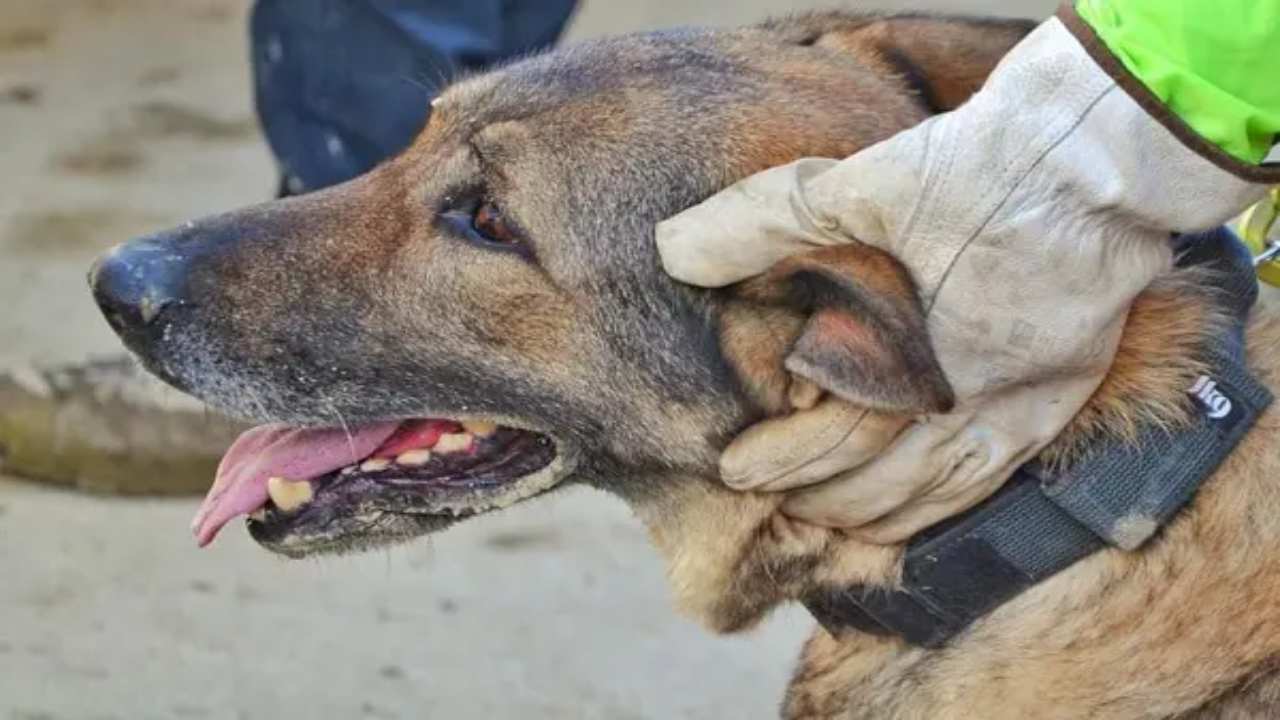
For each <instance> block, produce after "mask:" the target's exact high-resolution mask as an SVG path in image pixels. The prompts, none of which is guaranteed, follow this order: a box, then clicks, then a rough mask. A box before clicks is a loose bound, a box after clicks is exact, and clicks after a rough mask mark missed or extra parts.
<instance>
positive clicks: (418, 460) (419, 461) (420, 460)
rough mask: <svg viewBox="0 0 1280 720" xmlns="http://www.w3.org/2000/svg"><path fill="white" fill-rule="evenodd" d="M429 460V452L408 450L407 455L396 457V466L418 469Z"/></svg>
mask: <svg viewBox="0 0 1280 720" xmlns="http://www.w3.org/2000/svg"><path fill="white" fill-rule="evenodd" d="M430 459H431V451H430V450H410V451H409V452H407V453H403V454H401V455H397V456H396V464H397V465H404V466H405V467H420V466H422V465H426V464H427V461H428V460H430Z"/></svg>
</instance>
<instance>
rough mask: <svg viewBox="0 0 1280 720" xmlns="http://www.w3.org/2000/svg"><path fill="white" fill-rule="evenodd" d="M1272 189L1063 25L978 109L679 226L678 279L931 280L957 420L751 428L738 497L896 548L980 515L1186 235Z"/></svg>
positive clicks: (669, 255)
mask: <svg viewBox="0 0 1280 720" xmlns="http://www.w3.org/2000/svg"><path fill="white" fill-rule="evenodd" d="M1262 192H1263V190H1262V186H1259V185H1254V184H1251V183H1249V182H1246V181H1245V180H1243V179H1240V178H1238V177H1236V176H1235V175H1233V174H1232V173H1230V172H1228V171H1227V170H1225V169H1222V168H1220V167H1218V166H1217V165H1215V164H1214V163H1211V162H1210V161H1209V160H1208V159H1206V158H1205V157H1203V156H1201V155H1199V154H1197V153H1196V152H1194V151H1192V150H1191V149H1189V148H1188V147H1187V146H1186V145H1184V144H1183V143H1182V142H1180V141H1179V140H1178V139H1177V138H1176V137H1175V136H1174V135H1173V134H1171V133H1170V132H1169V131H1168V130H1167V129H1166V128H1165V127H1164V126H1162V125H1161V124H1160V123H1159V122H1157V121H1156V120H1155V119H1154V118H1152V117H1151V116H1150V115H1148V114H1147V112H1145V111H1144V110H1143V109H1142V107H1141V106H1140V105H1139V104H1138V103H1137V102H1136V101H1135V99H1134V98H1133V97H1131V96H1130V95H1129V94H1127V93H1126V92H1125V90H1123V89H1121V88H1120V87H1119V86H1117V84H1116V81H1115V80H1114V79H1113V78H1112V77H1111V76H1109V75H1108V74H1107V73H1106V72H1104V71H1103V70H1102V68H1101V67H1100V66H1099V65H1098V64H1097V63H1095V61H1094V60H1093V59H1092V58H1091V57H1090V56H1089V54H1088V53H1087V52H1086V51H1085V49H1084V47H1083V46H1082V45H1081V44H1080V42H1079V41H1077V40H1076V38H1075V37H1073V36H1072V35H1071V34H1070V33H1069V32H1068V30H1067V29H1066V27H1065V26H1064V25H1063V24H1062V22H1061V21H1059V20H1057V19H1053V20H1050V21H1048V22H1046V23H1045V24H1043V25H1042V26H1041V27H1040V28H1038V29H1037V30H1036V31H1035V32H1033V33H1032V34H1031V35H1030V36H1029V37H1028V38H1027V39H1026V40H1024V41H1023V42H1022V43H1021V44H1019V45H1018V46H1017V47H1016V48H1015V49H1014V50H1013V51H1012V52H1011V53H1010V54H1009V55H1008V56H1007V57H1006V58H1005V59H1004V60H1003V61H1002V63H1001V64H1000V65H999V66H998V67H997V68H996V70H995V71H994V73H993V74H992V76H991V77H990V78H989V80H988V82H987V84H986V86H985V87H984V88H983V89H982V90H981V91H979V92H978V93H977V94H976V95H975V96H974V97H973V98H972V99H971V100H970V101H969V102H968V103H966V104H965V105H963V106H961V107H960V108H959V109H958V110H955V111H953V112H951V113H948V114H944V115H939V116H936V117H934V118H931V119H930V120H928V121H926V122H924V123H923V124H921V125H919V126H917V127H915V128H913V129H911V130H908V131H906V132H903V133H901V134H899V135H897V136H895V137H893V138H891V139H889V140H887V141H885V142H882V143H880V144H878V145H875V146H872V147H870V148H868V149H866V150H863V151H862V152H860V153H858V154H856V155H854V156H853V157H851V158H848V159H847V160H844V161H839V162H837V161H832V160H802V161H800V162H797V163H794V164H792V165H788V166H785V167H781V168H775V169H773V170H768V171H766V172H764V173H761V174H759V175H756V176H754V177H750V178H747V179H746V180H744V181H742V182H740V183H738V184H737V185H734V186H733V187H730V188H729V189H728V190H726V191H724V192H723V193H721V194H719V195H717V196H715V197H712V198H711V199H709V200H707V201H706V202H704V203H703V204H701V205H699V206H697V207H695V208H693V209H691V210H688V211H686V212H685V213H683V214H681V215H679V216H677V217H675V218H673V219H671V220H669V221H667V222H666V223H663V224H662V225H660V226H659V227H658V232H657V242H658V248H659V251H660V252H661V254H662V258H663V262H664V265H665V267H666V269H667V271H668V272H669V273H670V274H671V275H672V276H674V277H675V278H677V279H679V280H682V281H684V282H687V283H692V284H695V285H701V286H704V287H721V286H725V285H728V284H731V283H734V282H736V281H739V280H742V279H744V278H747V277H750V276H753V275H756V274H758V273H761V272H763V271H765V270H766V269H768V268H770V267H771V266H773V265H774V264H775V263H777V262H778V261H779V260H781V259H783V258H785V257H787V256H790V255H793V254H795V253H798V252H802V251H806V250H812V249H814V248H815V247H821V246H830V245H836V244H841V243H866V244H869V245H871V246H874V247H876V248H879V249H881V250H884V251H887V252H888V253H890V254H891V255H893V256H894V257H896V258H897V259H898V260H899V261H900V262H902V263H903V264H904V265H905V266H906V268H907V269H908V270H909V272H910V274H911V275H912V277H913V278H914V280H915V283H916V285H917V290H918V294H919V297H920V300H921V303H922V307H923V310H924V311H925V313H926V319H927V328H928V333H929V335H930V336H931V339H932V343H933V347H934V350H935V352H936V355H937V357H938V360H939V362H940V365H941V368H942V370H943V372H944V373H945V375H946V378H947V379H948V380H949V381H950V384H951V386H952V388H953V390H954V392H955V395H956V398H957V404H956V407H955V409H954V411H952V412H949V413H946V414H921V415H919V416H918V417H915V418H914V422H908V420H910V418H902V417H895V416H893V415H887V414H884V413H881V412H876V409H875V408H868V407H854V406H852V405H850V404H849V403H848V402H847V400H851V399H852V400H863V399H864V398H860V397H850V396H848V394H847V393H846V397H845V399H843V400H842V399H838V398H831V399H828V400H827V401H825V402H823V403H820V404H818V405H817V406H816V407H815V408H813V409H811V410H805V411H800V412H797V413H794V414H793V415H790V416H788V417H783V418H776V419H771V420H767V421H764V422H762V423H760V424H758V425H756V426H754V427H752V428H749V429H748V430H747V431H746V432H745V433H743V434H742V435H741V436H740V437H739V438H738V439H737V440H735V442H734V443H733V444H732V445H731V446H730V447H729V448H728V450H727V451H726V452H725V453H724V455H723V457H722V459H721V472H722V476H723V479H724V481H725V482H726V483H728V484H729V485H731V486H732V487H735V488H739V489H744V490H745V489H754V490H769V491H780V490H793V492H792V495H791V496H790V497H789V499H788V501H787V503H786V504H785V506H784V511H785V512H787V513H788V514H790V515H792V516H795V517H797V518H800V519H804V520H808V521H811V522H814V523H819V524H822V525H829V526H839V527H845V528H855V529H856V530H855V531H854V534H855V535H859V536H861V537H862V538H863V539H867V540H870V541H873V542H881V543H891V542H899V541H902V540H905V539H906V538H908V537H910V536H911V535H912V534H914V533H916V532H917V531H919V530H921V529H923V528H924V527H927V526H929V525H932V524H934V523H935V522H937V521H939V520H941V519H943V518H946V517H948V516H950V515H953V514H956V513H959V512H961V511H963V510H965V509H967V508H969V507H971V506H972V505H974V504H976V503H978V502H980V501H981V500H983V499H985V498H986V497H987V496H989V495H990V494H991V493H992V492H994V491H995V490H996V489H998V488H999V486H1000V485H1001V484H1002V483H1003V482H1004V481H1005V480H1006V479H1007V478H1008V477H1009V476H1010V475H1011V474H1012V472H1013V471H1014V470H1015V469H1016V468H1017V467H1018V466H1019V465H1021V464H1022V463H1024V462H1026V461H1027V460H1029V459H1030V458H1032V457H1034V456H1035V455H1036V454H1037V453H1038V452H1039V451H1040V450H1041V449H1043V448H1044V446H1045V445H1046V444H1048V443H1049V442H1050V441H1051V440H1052V439H1053V438H1054V437H1056V436H1057V435H1058V434H1059V433H1060V432H1061V431H1062V429H1063V428H1064V427H1065V426H1066V424H1067V423H1068V422H1069V421H1070V420H1071V418H1072V417H1073V416H1074V415H1075V414H1076V413H1077V412H1078V411H1079V410H1080V408H1081V407H1082V406H1083V405H1084V404H1085V402H1086V401H1087V400H1088V398H1089V397H1090V395H1091V394H1092V393H1093V391H1094V390H1095V389H1096V388H1097V387H1098V385H1099V384H1100V383H1101V381H1102V379H1103V377H1104V375H1105V374H1106V371H1107V369H1108V368H1109V366H1110V363H1111V360H1112V358H1113V356H1114V353H1115V350H1116V347H1117V344H1118V341H1119V337H1120V334H1121V332H1122V329H1123V326H1124V320H1125V317H1126V314H1127V310H1128V307H1129V305H1130V303H1131V302H1132V301H1133V299H1134V298H1135V297H1136V295H1137V294H1138V293H1139V292H1141V290H1142V289H1143V288H1144V287H1146V285H1147V284H1148V283H1149V282H1150V280H1151V279H1152V278H1154V277H1155V276H1156V275H1158V274H1160V273H1162V272H1164V271H1165V270H1166V269H1167V268H1168V267H1169V266H1170V262H1171V257H1170V244H1169V236H1170V233H1171V232H1175V231H1176V232H1189V231H1194V230H1200V229H1206V228H1209V227H1213V226H1215V225H1218V224H1220V223H1221V222H1223V221H1224V220H1225V219H1227V218H1228V217H1230V216H1231V215H1232V214H1233V213H1234V212H1238V211H1239V210H1240V209H1242V208H1244V207H1246V206H1247V205H1248V204H1249V203H1250V202H1252V201H1253V200H1255V199H1256V198H1257V197H1259V196H1260V195H1261V194H1262ZM794 359H795V356H794V355H793V356H792V358H789V360H788V365H787V367H788V369H789V370H790V371H791V372H793V373H795V374H798V375H800V376H803V377H806V378H807V379H809V380H812V381H813V382H816V383H818V384H819V385H821V386H823V387H824V388H825V389H827V390H830V391H833V392H836V393H837V394H839V393H840V390H841V389H840V388H839V387H836V386H833V384H832V383H830V382H824V381H825V380H827V379H826V378H823V377H820V376H819V375H820V374H819V373H814V372H812V370H813V369H812V368H810V367H806V366H805V364H804V363H800V362H792V360H794ZM904 426H905V427H906V429H905V430H902V428H903V427H904ZM900 430H901V432H900ZM797 488H805V489H802V490H795V489H797Z"/></svg>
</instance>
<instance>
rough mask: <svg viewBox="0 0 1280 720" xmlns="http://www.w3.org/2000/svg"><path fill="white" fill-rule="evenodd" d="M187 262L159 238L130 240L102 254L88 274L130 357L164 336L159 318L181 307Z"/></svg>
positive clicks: (162, 238)
mask: <svg viewBox="0 0 1280 720" xmlns="http://www.w3.org/2000/svg"><path fill="white" fill-rule="evenodd" d="M187 266H188V263H187V262H186V257H185V255H184V253H183V252H182V250H181V249H180V248H179V247H175V243H173V242H170V241H167V240H166V238H165V237H163V236H157V237H151V238H144V239H141V240H134V241H133V242H129V243H125V244H123V245H119V246H117V247H115V248H114V249H112V250H110V251H109V252H107V254H106V255H103V256H102V257H101V258H99V259H98V261H97V262H96V263H94V265H93V267H92V268H91V269H90V270H89V287H90V288H91V289H92V290H93V298H94V300H96V301H97V303H98V307H99V308H101V309H102V314H103V315H105V316H106V318H107V322H108V323H110V324H111V327H112V329H114V330H115V331H116V333H117V334H119V335H120V337H121V339H123V340H124V342H125V344H126V345H128V346H129V347H130V348H131V349H133V350H134V351H135V352H140V353H145V352H146V350H147V348H148V347H149V346H150V345H151V344H152V343H154V342H155V341H156V340H158V339H160V338H161V337H162V336H163V333H164V325H165V322H164V319H165V318H166V317H167V316H168V315H169V314H170V313H171V312H172V311H173V310H174V309H175V308H177V307H180V306H181V305H182V304H183V303H184V289H185V286H186V276H187Z"/></svg>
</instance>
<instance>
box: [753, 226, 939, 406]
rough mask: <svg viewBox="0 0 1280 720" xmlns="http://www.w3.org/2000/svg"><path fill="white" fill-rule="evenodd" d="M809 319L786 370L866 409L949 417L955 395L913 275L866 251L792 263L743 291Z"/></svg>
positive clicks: (847, 248) (838, 250) (820, 254)
mask: <svg viewBox="0 0 1280 720" xmlns="http://www.w3.org/2000/svg"><path fill="white" fill-rule="evenodd" d="M742 292H743V293H744V295H745V296H748V297H751V298H753V299H754V300H755V301H757V302H763V303H766V304H771V305H775V306H776V305H781V306H784V307H787V308H789V309H791V310H795V311H799V312H800V313H802V315H803V316H805V317H807V320H806V321H805V322H804V324H803V326H802V329H800V331H799V337H798V339H796V340H795V342H794V344H793V345H791V346H790V352H789V354H788V355H787V356H786V369H787V370H789V371H790V372H792V373H794V374H795V375H798V376H800V377H803V378H806V379H808V380H810V381H812V382H814V383H817V384H818V385H820V386H822V387H824V388H826V389H828V390H830V391H832V392H834V393H835V394H837V395H839V396H840V397H843V398H844V399H846V400H849V401H850V402H853V403H855V404H857V405H860V406H862V407H866V408H870V409H873V410H879V411H883V412H894V413H919V412H946V411H948V410H950V409H951V408H952V406H953V405H954V404H955V394H954V392H953V391H952V389H951V385H950V384H949V383H948V382H947V378H946V376H945V375H944V374H943V372H942V368H941V367H939V365H938V360H937V358H936V357H935V355H934V353H933V347H932V345H931V344H930V341H929V334H928V331H927V329H926V326H925V319H924V312H923V311H922V309H921V307H920V300H919V297H918V296H917V294H916V287H915V283H914V282H912V280H911V276H910V274H909V273H908V272H907V270H906V268H904V267H903V266H902V264H901V263H899V262H898V261H897V260H896V259H894V258H893V256H891V255H889V254H888V253H886V252H884V251H882V250H878V249H876V248H873V247H871V246H869V245H863V244H861V243H852V244H849V245H839V246H835V247H829V248H822V249H819V250H814V251H811V252H807V253H801V254H799V255H794V256H792V257H789V258H787V259H785V260H783V261H781V262H780V263H778V264H777V265H776V266H774V267H773V268H772V269H771V270H770V271H769V272H768V273H766V274H765V275H763V276H761V277H758V278H755V279H753V280H750V281H748V282H747V283H746V285H745V287H744V288H743V289H742Z"/></svg>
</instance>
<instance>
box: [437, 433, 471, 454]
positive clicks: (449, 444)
mask: <svg viewBox="0 0 1280 720" xmlns="http://www.w3.org/2000/svg"><path fill="white" fill-rule="evenodd" d="M471 440H472V435H471V433H465V432H464V433H445V434H444V435H441V436H440V439H439V440H438V441H436V446H435V448H434V450H435V451H436V452H438V453H440V454H441V455H449V454H452V453H459V452H463V451H465V450H468V449H470V447H471Z"/></svg>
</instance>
